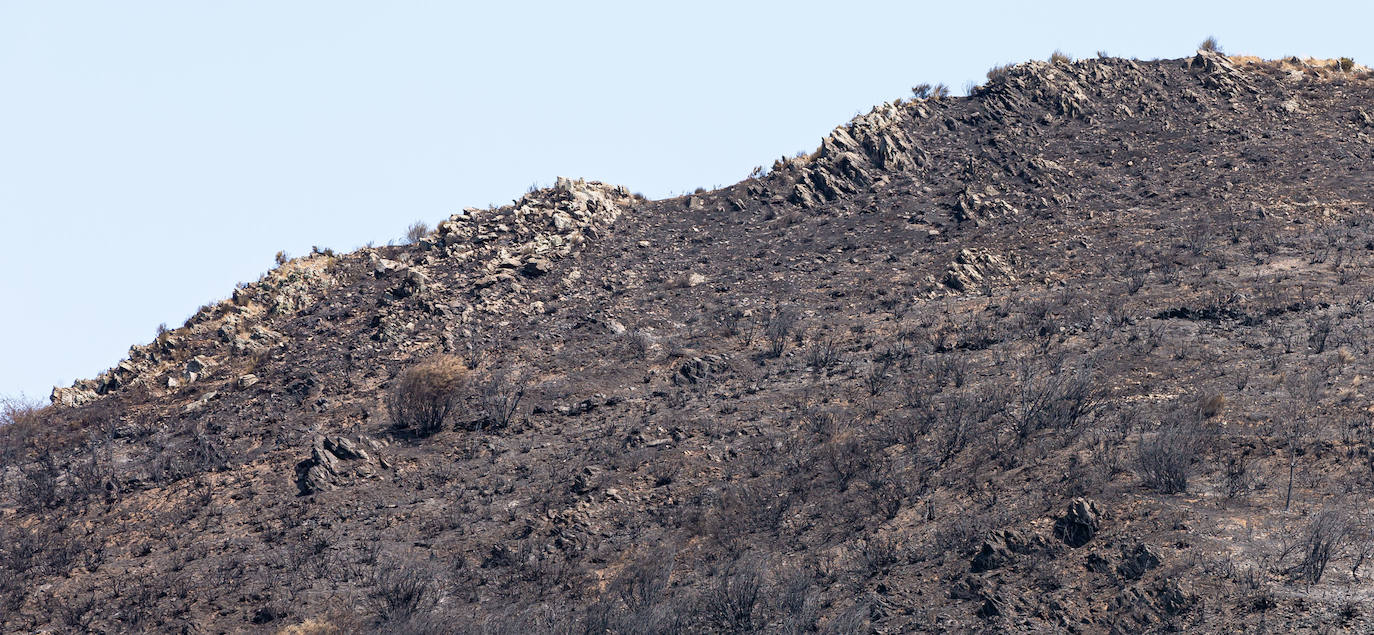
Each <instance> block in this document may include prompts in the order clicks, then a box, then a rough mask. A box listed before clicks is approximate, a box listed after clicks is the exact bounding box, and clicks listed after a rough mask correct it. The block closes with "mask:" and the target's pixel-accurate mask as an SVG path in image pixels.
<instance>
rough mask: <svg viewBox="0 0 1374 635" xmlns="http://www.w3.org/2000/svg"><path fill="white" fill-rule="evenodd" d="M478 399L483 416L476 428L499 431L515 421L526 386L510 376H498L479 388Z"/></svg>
mask: <svg viewBox="0 0 1374 635" xmlns="http://www.w3.org/2000/svg"><path fill="white" fill-rule="evenodd" d="M477 397H478V402H479V405H480V406H481V415H482V416H481V418H480V419H479V420H478V421H477V424H476V427H477V428H478V429H482V428H491V429H497V430H499V429H502V428H505V427H506V426H509V425H510V423H511V421H512V420H514V418H515V413H516V412H517V410H518V409H519V407H520V400H521V399H523V398H524V397H525V386H524V384H521V383H520V382H519V381H517V380H516V379H515V378H513V377H511V376H509V375H497V376H493V377H490V378H488V379H487V380H486V381H483V382H482V383H481V384H479V385H478V386H477Z"/></svg>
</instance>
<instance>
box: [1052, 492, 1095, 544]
mask: <svg viewBox="0 0 1374 635" xmlns="http://www.w3.org/2000/svg"><path fill="white" fill-rule="evenodd" d="M1101 524H1102V512H1101V510H1099V509H1098V507H1097V504H1096V503H1094V502H1092V501H1090V500H1088V499H1086V498H1075V499H1073V501H1072V502H1070V503H1069V509H1068V510H1067V511H1066V512H1065V513H1064V515H1063V516H1062V517H1060V518H1059V519H1058V520H1056V521H1055V523H1054V537H1055V538H1058V539H1060V540H1063V541H1064V543H1065V544H1067V545H1069V546H1070V547H1075V548H1076V547H1082V546H1083V545H1086V544H1088V541H1089V540H1092V539H1093V536H1095V535H1097V531H1098V529H1099V528H1100V527H1101Z"/></svg>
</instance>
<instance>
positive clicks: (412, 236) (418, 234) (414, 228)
mask: <svg viewBox="0 0 1374 635" xmlns="http://www.w3.org/2000/svg"><path fill="white" fill-rule="evenodd" d="M428 234H429V225H427V224H425V222H424V221H422V220H421V221H415V223H413V224H412V225H411V226H410V227H408V228H407V229H406V242H408V243H410V244H412V245H413V244H415V243H418V242H420V239H422V238H424V237H425V236H426V235H428Z"/></svg>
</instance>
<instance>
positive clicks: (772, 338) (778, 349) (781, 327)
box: [763, 308, 800, 357]
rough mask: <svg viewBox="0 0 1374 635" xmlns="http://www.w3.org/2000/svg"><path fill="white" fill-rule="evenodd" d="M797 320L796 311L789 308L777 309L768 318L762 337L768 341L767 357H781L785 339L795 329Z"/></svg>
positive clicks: (785, 345) (784, 347)
mask: <svg viewBox="0 0 1374 635" xmlns="http://www.w3.org/2000/svg"><path fill="white" fill-rule="evenodd" d="M799 318H800V316H798V315H797V311H796V310H795V309H791V308H778V309H776V310H774V311H773V313H772V314H770V315H769V316H768V322H767V323H766V324H765V325H764V327H763V337H764V339H766V340H767V341H768V355H769V356H771V357H782V352H783V350H784V349H786V348H787V339H788V338H789V337H791V335H792V333H793V332H794V331H795V330H796V329H797V321H798V319H799Z"/></svg>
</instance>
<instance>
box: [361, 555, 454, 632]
mask: <svg viewBox="0 0 1374 635" xmlns="http://www.w3.org/2000/svg"><path fill="white" fill-rule="evenodd" d="M434 578H435V576H434V575H433V573H432V572H429V571H426V570H424V569H423V568H421V567H419V566H416V565H414V564H410V563H405V562H399V563H390V564H386V565H383V566H382V567H381V568H379V569H378V570H377V571H376V573H375V574H374V576H373V587H372V592H371V597H372V600H373V603H374V604H375V606H376V609H377V613H378V615H379V616H380V617H381V619H382V621H383V622H384V623H398V622H400V623H403V622H405V621H407V620H409V619H410V618H412V617H414V616H417V615H420V614H422V613H424V612H426V611H429V610H431V609H433V608H434V607H435V605H436V604H438V602H439V599H440V597H439V596H440V590H439V585H438V582H437V581H436V580H435V579H434Z"/></svg>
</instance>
